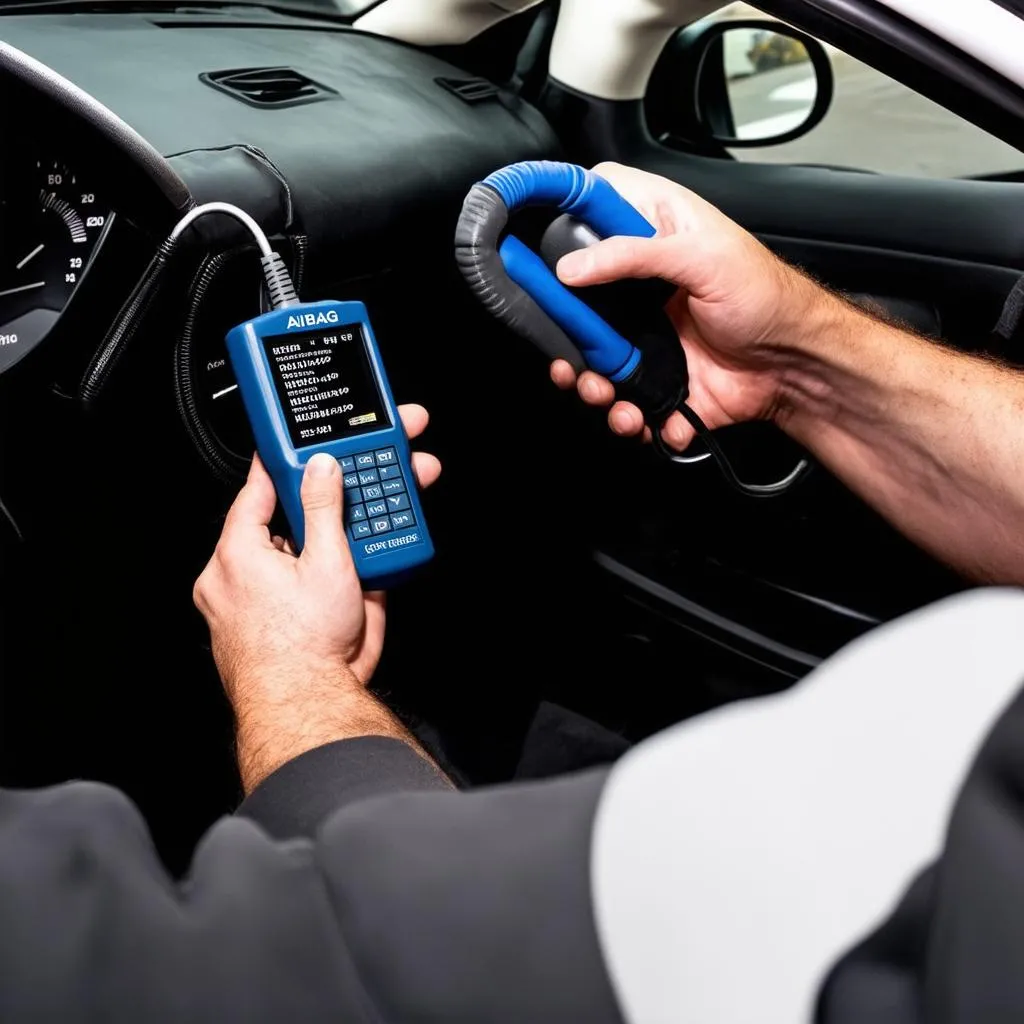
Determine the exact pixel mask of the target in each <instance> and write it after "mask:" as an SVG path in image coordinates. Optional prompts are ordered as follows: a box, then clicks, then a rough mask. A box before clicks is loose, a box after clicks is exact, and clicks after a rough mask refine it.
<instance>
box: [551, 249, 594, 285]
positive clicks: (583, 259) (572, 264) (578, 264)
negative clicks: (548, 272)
mask: <svg viewBox="0 0 1024 1024" xmlns="http://www.w3.org/2000/svg"><path fill="white" fill-rule="evenodd" d="M589 259H590V255H589V253H587V252H586V250H583V249H580V250H577V251H576V252H570V253H567V254H566V255H565V256H563V257H562V258H561V259H560V260H559V261H558V276H559V277H560V278H562V280H563V281H564V280H566V279H567V278H574V277H579V276H580V275H581V274H582V273H583V272H584V271H585V270H586V269H587V261H588V260H589Z"/></svg>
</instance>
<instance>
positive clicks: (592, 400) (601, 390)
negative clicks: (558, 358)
mask: <svg viewBox="0 0 1024 1024" xmlns="http://www.w3.org/2000/svg"><path fill="white" fill-rule="evenodd" d="M576 390H577V391H578V392H579V393H580V398H582V399H583V401H584V402H586V403H587V405H611V404H612V402H614V401H615V386H614V385H613V384H612V382H611V381H610V380H606V379H605V378H604V377H601V376H599V375H598V374H596V373H594V371H593V370H584V371H583V373H581V374H580V379H579V382H578V383H577V385H576Z"/></svg>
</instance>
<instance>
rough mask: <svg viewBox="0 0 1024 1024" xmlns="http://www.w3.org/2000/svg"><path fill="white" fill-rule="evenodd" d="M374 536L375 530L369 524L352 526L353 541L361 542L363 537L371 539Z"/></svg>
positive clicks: (354, 524)
mask: <svg viewBox="0 0 1024 1024" xmlns="http://www.w3.org/2000/svg"><path fill="white" fill-rule="evenodd" d="M372 535H373V529H372V528H371V526H370V524H369V523H367V522H362V523H353V524H352V539H353V540H360V539H361V538H363V537H370V536H372Z"/></svg>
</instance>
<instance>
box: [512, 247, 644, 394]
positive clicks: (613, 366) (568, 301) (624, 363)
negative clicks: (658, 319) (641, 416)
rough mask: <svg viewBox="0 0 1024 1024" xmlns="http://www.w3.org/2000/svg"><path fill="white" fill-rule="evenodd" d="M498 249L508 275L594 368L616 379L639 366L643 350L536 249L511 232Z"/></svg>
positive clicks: (613, 379) (611, 378)
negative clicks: (562, 278)
mask: <svg viewBox="0 0 1024 1024" xmlns="http://www.w3.org/2000/svg"><path fill="white" fill-rule="evenodd" d="M498 252H499V254H500V255H501V261H502V263H504V265H505V271H506V273H507V274H508V276H509V277H510V278H511V279H512V280H513V281H514V282H515V283H516V284H517V285H519V287H520V288H522V289H523V290H524V291H525V292H527V293H528V294H529V295H530V297H531V298H532V299H533V301H534V302H536V303H537V305H538V306H540V308H541V309H542V310H544V312H545V313H547V315H548V316H549V317H551V319H552V320H553V321H554V322H555V323H556V324H558V326H559V327H561V328H562V330H563V331H565V333H566V334H568V335H569V337H570V338H572V339H573V341H575V342H576V344H577V346H578V347H579V350H580V352H581V353H582V354H583V358H584V359H585V360H586V363H587V366H589V367H590V369H592V370H595V371H596V372H597V373H600V374H602V375H603V376H605V377H608V378H609V379H610V380H612V381H619V380H622V379H624V378H625V377H628V376H629V375H630V374H631V373H632V372H633V371H634V370H635V369H636V366H637V363H639V361H640V352H639V350H638V349H637V348H636V347H635V346H634V345H633V344H632V342H629V341H627V340H626V339H625V338H624V337H622V335H621V334H619V333H618V331H616V330H615V329H614V328H613V327H612V326H611V325H610V324H608V322H607V321H605V320H603V319H602V318H601V317H600V316H598V315H597V313H595V312H594V310H592V309H591V308H590V306H588V305H587V304H586V303H585V302H584V301H583V300H582V299H579V298H577V297H576V296H575V295H573V294H572V292H570V291H569V290H568V289H567V288H566V287H565V285H563V284H562V283H561V282H560V281H559V280H558V278H556V277H555V275H554V274H552V273H551V271H550V270H549V269H548V266H547V264H546V263H545V262H544V261H543V260H542V259H541V258H540V257H539V256H538V255H537V254H536V253H535V252H534V251H533V250H532V249H530V248H528V247H527V246H526V245H524V244H523V243H522V242H521V241H520V240H519V239H518V238H516V236H515V235H508V236H507V237H506V238H505V240H504V241H503V242H502V243H501V246H500V247H499V249H498Z"/></svg>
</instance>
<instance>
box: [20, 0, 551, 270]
mask: <svg viewBox="0 0 1024 1024" xmlns="http://www.w3.org/2000/svg"><path fill="white" fill-rule="evenodd" d="M246 18H247V20H244V21H241V20H237V19H234V18H232V17H230V16H228V15H223V16H212V17H211V16H208V15H206V16H204V15H203V14H202V13H201V12H200V13H193V14H191V15H182V14H173V13H171V14H160V13H157V12H155V13H154V14H152V15H144V14H134V15H133V14H110V15H106V14H51V15H46V16H28V15H25V16H10V17H4V18H3V19H2V21H0V36H2V38H3V39H4V40H5V41H6V42H8V43H10V44H11V45H13V46H16V47H18V48H19V49H21V50H24V51H25V52H26V53H28V54H30V55H31V56H33V57H35V58H36V59H38V60H40V61H42V62H43V63H45V64H47V65H49V66H50V67H51V68H53V69H54V70H55V71H57V72H59V73H60V74H62V75H64V76H65V77H66V78H68V79H70V80H71V81H73V82H74V83H75V84H76V85H78V86H80V87H81V88H83V89H85V90H86V91H87V92H89V93H90V94H92V95H93V96H94V97H95V98H96V99H98V100H99V101H100V102H101V103H103V104H105V105H106V106H108V107H109V108H110V109H111V110H113V111H114V113H116V114H117V115H119V116H120V117H121V118H122V119H124V120H125V121H126V122H128V124H130V125H131V126H132V127H133V128H134V129H135V130H136V131H138V132H139V134H141V135H142V136H143V137H144V138H146V139H147V140H148V141H149V142H151V143H152V144H153V145H154V146H155V147H156V149H158V150H159V151H160V152H161V153H163V154H164V155H165V156H168V157H171V158H172V160H171V163H172V165H173V166H174V167H175V169H176V170H178V172H179V173H180V174H181V176H182V177H183V178H184V179H185V181H186V183H187V184H188V185H189V186H190V188H191V189H192V191H193V194H194V195H195V196H196V198H197V199H199V200H201V201H202V200H205V199H211V198H214V197H216V198H219V199H223V200H227V201H234V202H237V203H241V204H246V203H247V202H250V201H251V200H252V199H253V198H254V197H253V196H251V195H249V194H248V193H247V192H246V189H247V188H249V187H252V186H249V185H247V184H246V182H247V181H249V180H250V179H249V178H247V177H246V176H245V175H239V174H237V173H233V172H232V169H231V164H230V162H227V161H226V162H224V163H223V164H221V163H219V162H218V161H217V160H216V159H215V154H216V153H218V152H224V151H228V150H230V149H231V148H232V147H237V146H246V147H249V148H250V149H255V150H259V151H261V152H262V153H264V154H266V156H267V157H268V158H269V160H270V161H271V162H272V164H273V165H274V167H276V169H277V170H278V171H279V172H280V174H281V176H283V178H284V179H285V180H286V181H287V183H288V187H289V188H290V191H291V200H292V203H293V207H294V209H293V214H294V218H293V224H292V225H291V226H292V227H294V228H295V229H297V230H300V231H302V232H304V233H305V234H306V235H307V236H308V237H309V241H310V245H311V247H312V249H313V250H314V251H315V250H316V248H317V247H318V246H319V245H321V244H329V243H333V242H336V241H337V240H339V239H343V240H345V241H351V240H353V239H356V238H359V239H371V238H372V239H374V240H376V241H377V242H378V243H381V241H382V235H383V236H386V240H387V242H388V244H400V243H401V242H404V241H408V238H407V237H406V236H404V235H403V233H402V232H403V228H405V227H407V226H408V225H409V218H410V217H411V216H412V215H413V214H414V213H415V214H416V216H417V217H418V218H420V219H422V217H423V215H424V212H426V213H427V215H428V219H429V213H430V210H431V209H434V210H436V212H437V213H438V214H441V213H442V212H443V214H444V216H445V217H446V218H447V217H449V216H450V213H451V204H454V203H457V202H459V201H461V198H462V196H463V195H464V194H465V192H466V189H467V187H468V185H469V184H471V183H472V182H473V181H474V180H476V179H477V178H478V177H480V176H483V175H485V174H487V173H488V172H490V171H491V170H493V169H494V168H495V167H500V166H501V165H502V164H505V163H508V162H510V161H512V160H521V159H528V158H531V157H535V156H549V155H551V154H552V152H553V151H555V149H556V148H557V143H556V141H555V138H554V136H553V134H552V132H551V130H550V128H549V127H548V126H547V124H546V122H545V121H544V119H543V118H542V117H541V116H540V115H539V114H538V113H537V112H536V111H535V110H534V109H533V108H532V107H530V106H529V105H528V104H526V103H524V102H522V101H521V100H519V99H517V98H516V97H515V96H514V95H513V94H511V93H509V92H505V91H501V92H499V93H498V94H497V95H495V96H493V97H492V98H490V99H488V100H486V101H485V102H480V103H475V104H470V103H467V102H466V101H465V100H464V99H462V98H460V97H459V96H456V95H454V94H453V93H452V92H450V91H448V90H446V89H445V88H443V87H442V86H441V85H440V84H438V82H437V81H436V79H438V78H443V77H451V76H453V75H459V74H460V72H459V71H458V69H455V68H453V67H452V65H450V64H447V63H445V62H444V61H442V60H439V59H438V58H436V57H434V56H431V55H430V54H427V53H423V52H421V51H418V50H415V49H413V48H411V47H408V46H405V45H403V44H401V43H397V42H394V41H391V40H387V39H383V38H380V37H376V36H372V35H368V34H366V33H361V32H358V31H355V30H351V29H345V28H341V27H337V28H334V27H331V28H324V27H323V26H317V27H314V26H312V25H310V24H309V22H308V21H307V20H305V19H293V18H289V17H288V16H286V15H274V14H272V13H270V14H266V15H262V16H259V17H256V16H254V15H252V14H248V15H246ZM260 21H266V26H265V27H264V26H262V25H259V22H260ZM282 66H286V67H290V68H294V69H295V70H297V71H299V72H300V73H302V74H304V75H306V76H308V77H310V78H312V79H314V80H315V81H317V82H319V83H320V84H322V85H324V86H326V87H327V88H328V89H332V90H334V91H335V93H336V94H337V95H333V96H328V97H327V98H326V99H324V100H322V101H319V102H313V103H308V104H305V105H298V106H289V107H283V108H269V109H261V108H257V107H253V106H249V105H247V104H245V103H243V102H240V101H239V100H238V99H235V98H234V97H232V96H230V95H227V94H225V93H223V92H220V91H217V90H215V89H213V88H211V87H210V86H209V85H207V84H205V83H204V82H202V81H201V80H200V75H202V74H206V73H210V72H217V71H223V70H227V69H240V68H267V67H282ZM461 74H462V75H463V76H465V73H464V72H461ZM197 151H209V155H210V159H204V158H202V154H200V155H199V156H198V157H197ZM222 167H223V170H221V169H220V168H222ZM112 198H114V199H115V201H116V197H112ZM446 225H450V222H448V221H446ZM391 232H398V233H397V234H395V235H393V236H392V235H391V234H390V233H391ZM447 234H448V231H446V232H445V237H447ZM363 264H364V267H365V256H364V260H363Z"/></svg>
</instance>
